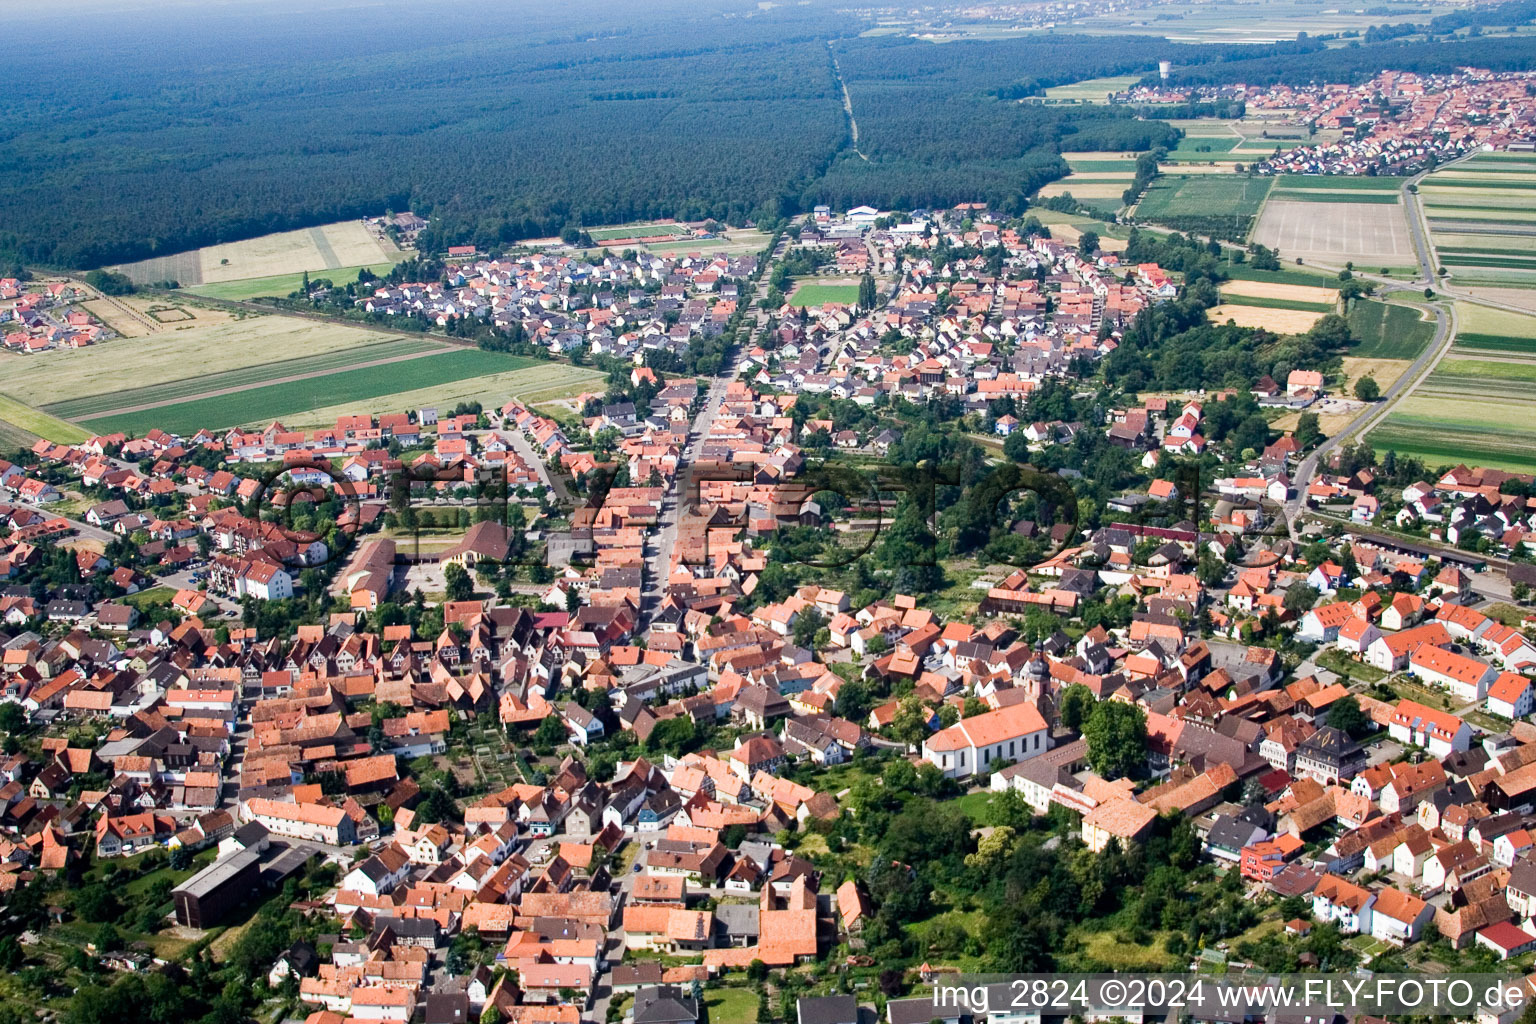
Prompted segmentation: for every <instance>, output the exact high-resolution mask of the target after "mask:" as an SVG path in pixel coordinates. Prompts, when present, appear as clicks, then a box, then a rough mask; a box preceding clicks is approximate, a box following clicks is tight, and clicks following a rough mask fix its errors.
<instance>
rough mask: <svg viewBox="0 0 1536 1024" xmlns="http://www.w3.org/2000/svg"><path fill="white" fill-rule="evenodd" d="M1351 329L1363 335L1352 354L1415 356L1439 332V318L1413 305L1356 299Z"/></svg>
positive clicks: (1377, 357) (1410, 358) (1351, 308)
mask: <svg viewBox="0 0 1536 1024" xmlns="http://www.w3.org/2000/svg"><path fill="white" fill-rule="evenodd" d="M1349 329H1350V332H1351V333H1353V334H1354V336H1355V337H1357V338H1359V339H1360V344H1358V345H1356V346H1355V347H1354V348H1352V349H1350V350H1349V354H1350V355H1351V356H1354V357H1356V358H1361V359H1407V360H1413V359H1417V358H1418V356H1419V353H1420V352H1423V351H1424V346H1426V345H1428V344H1429V342H1430V339H1432V338H1433V337H1434V336H1435V320H1434V317H1433V316H1430V317H1429V319H1428V320H1426V319H1424V312H1423V311H1422V310H1418V309H1414V308H1413V307H1412V306H1399V305H1392V304H1390V303H1386V302H1377V301H1375V300H1374V299H1356V300H1355V301H1354V302H1353V303H1351V304H1350V307H1349ZM1378 380H1379V378H1378Z"/></svg>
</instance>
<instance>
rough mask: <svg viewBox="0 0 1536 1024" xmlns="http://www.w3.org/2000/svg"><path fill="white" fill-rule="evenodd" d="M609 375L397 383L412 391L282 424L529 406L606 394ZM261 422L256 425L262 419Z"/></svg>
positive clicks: (296, 416) (299, 426) (540, 370)
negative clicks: (431, 409)
mask: <svg viewBox="0 0 1536 1024" xmlns="http://www.w3.org/2000/svg"><path fill="white" fill-rule="evenodd" d="M604 379H605V374H603V373H602V372H601V371H598V370H594V369H591V368H588V367H584V366H571V365H570V364H569V363H542V362H541V363H536V364H535V365H532V366H528V367H526V368H524V369H513V370H504V371H502V372H500V373H490V374H484V375H481V376H476V377H468V378H464V379H461V380H456V381H451V382H449V383H444V384H431V385H428V384H425V383H423V384H422V385H421V386H414V387H413V386H411V385H412V384H413V383H414V382H413V381H412V380H408V379H407V380H398V379H397V380H396V382H395V383H396V385H397V387H398V386H400V385H404V386H406V387H409V388H410V390H396V391H392V392H387V393H382V394H379V395H376V396H374V397H372V398H360V399H356V400H354V401H349V402H343V403H337V404H329V405H323V406H319V407H316V408H313V409H308V410H305V411H303V412H299V413H292V414H289V415H287V416H285V417H284V418H283V423H284V424H286V425H287V426H289V427H292V428H294V429H296V430H307V429H313V428H315V427H324V426H332V425H334V424H335V422H336V417H338V416H342V415H347V414H352V413H359V414H361V413H372V414H378V413H383V412H404V411H405V410H407V409H417V408H421V407H422V406H437V407H438V408H451V407H452V406H454V405H456V404H458V403H459V402H480V403H481V404H482V405H485V406H487V407H490V406H493V405H495V406H500V405H502V404H504V403H506V401H507V400H508V399H511V398H516V399H518V400H520V401H522V402H525V403H527V404H528V405H530V406H533V405H536V404H540V403H547V402H554V401H557V400H559V399H564V398H570V397H572V396H574V395H577V394H580V393H581V392H583V391H592V390H596V391H601V390H603V386H604V385H603V381H604ZM259 419H260V418H259V417H258V418H257V420H255V421H252V422H257V421H259Z"/></svg>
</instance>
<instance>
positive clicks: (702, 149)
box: [0, 0, 1536, 268]
mask: <svg viewBox="0 0 1536 1024" xmlns="http://www.w3.org/2000/svg"><path fill="white" fill-rule="evenodd" d="M73 2H74V3H76V4H77V5H78V6H80V7H81V8H82V9H81V10H79V11H76V12H74V16H72V17H70V18H58V17H55V16H53V14H52V13H51V12H50V11H49V10H47V9H46V8H36V9H23V10H18V11H16V12H14V13H13V18H12V25H13V30H14V31H15V33H17V35H18V38H25V39H26V40H27V44H26V45H25V46H18V47H13V48H12V50H11V52H10V53H8V55H7V57H8V60H7V63H8V70H9V74H8V76H7V81H8V85H9V89H8V94H7V103H6V104H5V105H4V106H3V107H0V141H3V142H4V144H5V145H4V147H3V150H0V259H4V260H21V261H24V262H32V263H37V264H42V265H54V266H69V267H82V268H85V267H95V266H102V265H106V264H112V263H117V262H124V261H129V260H135V259H141V258H145V257H150V256H156V255H165V254H167V253H172V252H179V251H183V250H186V249H191V248H196V247H198V246H202V245H208V244H212V243H215V242H221V241H231V240H235V239H240V238H248V237H253V236H256V235H261V234H266V233H268V232H272V231H279V230H288V229H293V228H299V227H306V226H311V225H314V224H321V223H326V222H328V221H333V220H338V219H346V218H351V217H357V216H362V215H370V214H378V213H382V212H384V211H386V210H402V209H406V208H412V209H415V210H416V211H417V212H418V213H423V214H426V215H428V216H430V217H431V218H432V224H431V226H430V227H429V228H428V230H427V231H426V232H425V234H424V237H423V245H424V246H425V247H427V248H437V247H441V246H444V245H447V244H454V243H474V244H476V245H481V246H485V247H494V246H497V245H501V244H505V243H508V242H511V241H515V240H517V239H520V238H526V237H531V236H545V235H551V234H557V233H560V232H561V231H562V230H565V229H568V228H572V227H574V226H580V225H594V224H603V223H617V222H623V221H628V220H633V219H637V218H646V217H658V216H678V217H684V218H690V219H694V218H704V217H715V218H718V219H721V220H725V221H727V222H730V223H735V224H740V223H742V222H744V221H746V220H749V219H751V220H757V221H764V220H768V221H771V220H775V219H777V218H779V217H781V216H786V215H790V214H793V213H797V212H800V211H802V210H804V209H807V208H809V207H810V206H811V205H814V204H816V203H821V202H825V203H829V204H832V205H835V206H841V207H846V206H850V205H854V204H858V203H872V204H875V205H879V206H884V207H893V208H912V207H918V206H931V205H940V204H950V203H955V202H962V201H971V200H986V201H989V202H993V203H997V204H999V205H1002V206H1004V207H1005V208H1010V209H1020V208H1022V206H1023V205H1024V200H1025V196H1027V195H1028V194H1030V193H1031V192H1032V191H1033V190H1034V189H1036V188H1038V187H1039V186H1040V185H1042V184H1045V183H1046V182H1049V181H1051V180H1054V179H1056V178H1059V177H1061V176H1063V175H1064V174H1066V172H1067V168H1066V165H1065V164H1064V163H1063V162H1062V161H1061V159H1060V157H1059V154H1060V153H1061V152H1062V151H1064V150H1097V149H1132V148H1141V149H1145V148H1148V147H1150V146H1153V145H1158V144H1168V143H1171V142H1172V141H1173V138H1174V135H1175V133H1174V132H1173V130H1172V129H1171V128H1169V127H1168V126H1167V125H1166V124H1165V123H1162V122H1160V121H1152V120H1142V119H1140V118H1138V117H1137V116H1136V114H1137V111H1135V110H1132V109H1130V108H1125V107H1120V108H1108V107H1103V106H1096V105H1087V104H1084V105H1066V106H1063V105H1049V106H1048V105H1044V104H1041V103H1039V102H1037V101H1036V100H1035V97H1037V96H1039V94H1040V93H1041V91H1042V90H1043V89H1045V88H1046V87H1049V86H1051V85H1055V84H1061V83H1064V82H1070V81H1076V80H1081V79H1085V78H1091V77H1095V76H1100V75H1110V74H1127V73H1135V72H1138V71H1146V70H1149V69H1151V68H1152V67H1154V66H1155V63H1156V61H1158V60H1160V59H1168V60H1172V61H1174V63H1175V64H1176V65H1177V66H1178V67H1179V68H1180V69H1181V71H1180V76H1181V80H1184V81H1207V80H1209V81H1233V80H1237V79H1246V80H1247V81H1250V82H1262V81H1270V80H1275V79H1278V78H1279V77H1282V75H1289V76H1290V77H1298V76H1299V77H1312V76H1315V77H1324V78H1327V79H1329V80H1338V79H1340V78H1346V77H1358V76H1359V75H1360V74H1364V73H1366V71H1367V70H1369V71H1372V72H1374V71H1375V70H1377V69H1378V68H1379V67H1381V66H1384V65H1386V66H1406V67H1410V68H1431V67H1433V68H1440V67H1451V66H1455V65H1456V64H1460V63H1466V62H1468V61H1475V62H1477V63H1478V64H1480V65H1482V66H1493V67H1506V66H1513V65H1515V64H1525V63H1527V62H1528V60H1529V57H1530V52H1531V49H1532V44H1531V43H1530V42H1528V41H1526V40H1523V39H1522V40H1481V41H1478V42H1476V43H1452V44H1444V43H1437V44H1434V46H1433V47H1432V48H1431V47H1426V46H1425V45H1424V44H1416V43H1403V42H1400V41H1398V40H1389V41H1387V42H1384V43H1381V44H1380V45H1371V46H1364V47H1361V46H1353V47H1348V46H1347V47H1345V48H1342V49H1325V48H1323V44H1322V43H1321V42H1319V41H1317V40H1305V39H1304V40H1300V41H1297V42H1290V43H1279V44H1273V45H1264V46H1254V45H1242V44H1219V45H1204V46H1194V45H1178V44H1170V43H1168V42H1167V41H1165V40H1162V39H1158V38H1154V37H1148V36H1127V37H1085V36H1073V35H1054V34H1041V35H1036V36H1029V37H1024V38H1019V39H1011V40H994V41H979V40H978V41H969V42H955V43H948V44H945V45H934V44H932V43H928V42H925V41H920V40H917V39H913V38H909V37H900V36H885V37H863V36H861V35H860V34H859V33H860V32H861V31H862V30H863V29H864V28H865V27H867V26H866V25H865V24H864V23H863V22H861V21H860V20H859V18H858V17H857V16H855V15H850V14H849V13H848V12H847V11H846V10H841V9H839V8H838V6H837V5H836V3H835V0H811V2H808V3H805V4H794V5H781V6H771V5H764V6H766V7H768V8H769V9H766V10H765V9H760V8H759V6H758V5H757V4H756V3H753V2H751V0H722V2H721V3H716V4H710V5H700V4H694V3H687V2H685V0H658V2H655V3H647V4H643V5H642V4H639V3H602V2H599V0H579V2H576V3H567V4H561V5H538V4H535V3H532V2H531V0H514V2H510V3H505V4H496V5H491V6H488V7H487V6H484V5H481V6H464V5H457V6H442V5H432V6H430V7H429V6H427V5H426V3H425V2H424V0H417V2H413V3H405V4H390V5H383V6H379V7H368V8H366V9H364V8H361V7H355V6H350V5H348V4H345V3H344V4H342V5H338V6H325V7H321V8H316V9H306V10H304V11H303V13H302V16H299V15H295V14H294V13H293V12H291V11H288V10H286V8H281V7H279V6H277V5H279V4H281V3H282V2H283V0H233V2H231V3H228V4H221V5H216V6H214V7H208V8H203V9H200V11H199V17H198V18H197V19H187V18H185V17H183V16H182V15H181V14H180V9H179V8H176V7H175V6H174V5H173V6H170V7H165V6H163V5H153V4H151V5H147V6H142V7H137V8H135V7H131V6H130V7H118V6H117V5H104V4H102V5H97V8H96V9H93V10H86V9H84V8H85V2H84V0H73ZM1529 2H1536V0H1518V2H1517V4H1516V6H1519V5H1521V4H1526V3H1529ZM1470 47H1475V50H1471V49H1469V48H1470ZM839 72H840V74H841V79H842V80H841V81H839ZM844 84H846V86H847V88H848V93H849V96H850V98H851V101H852V105H853V112H854V117H855V120H856V121H857V123H858V127H859V133H860V136H859V146H858V150H857V151H855V150H854V149H853V148H852V145H851V142H852V140H851V136H850V130H849V124H848V119H847V117H846V115H845V113H844V111H843V109H842V87H843V85H844Z"/></svg>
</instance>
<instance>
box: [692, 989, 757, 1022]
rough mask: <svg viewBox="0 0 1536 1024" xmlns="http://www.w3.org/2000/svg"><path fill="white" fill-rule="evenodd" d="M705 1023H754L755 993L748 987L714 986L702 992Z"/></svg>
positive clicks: (755, 1017)
mask: <svg viewBox="0 0 1536 1024" xmlns="http://www.w3.org/2000/svg"><path fill="white" fill-rule="evenodd" d="M704 1010H705V1024H754V1022H755V1021H756V1020H757V995H756V994H755V993H754V992H753V991H752V990H751V989H749V988H714V989H708V990H706V991H705V993H704Z"/></svg>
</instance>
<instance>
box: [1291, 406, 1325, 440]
mask: <svg viewBox="0 0 1536 1024" xmlns="http://www.w3.org/2000/svg"><path fill="white" fill-rule="evenodd" d="M1295 437H1296V443H1297V444H1299V445H1301V447H1302V448H1303V449H1307V448H1311V447H1312V446H1313V445H1315V444H1317V442H1319V441H1321V440H1322V439H1323V431H1322V428H1321V427H1319V426H1318V420H1317V413H1315V412H1304V413H1302V414H1301V415H1300V416H1299V417H1297V420H1296V434H1295Z"/></svg>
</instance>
